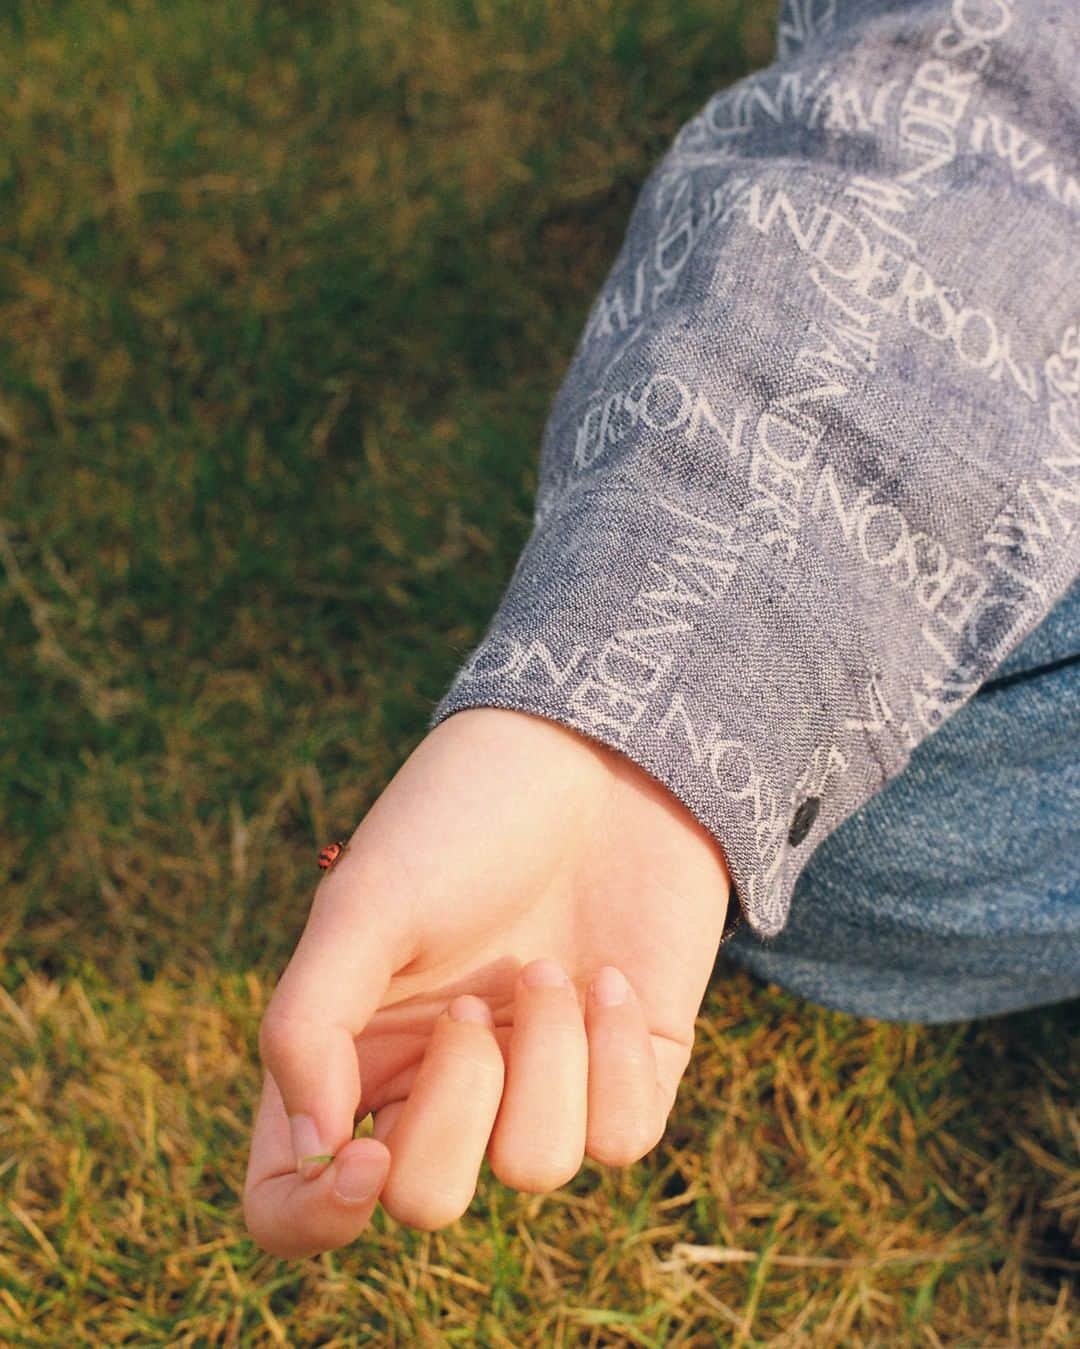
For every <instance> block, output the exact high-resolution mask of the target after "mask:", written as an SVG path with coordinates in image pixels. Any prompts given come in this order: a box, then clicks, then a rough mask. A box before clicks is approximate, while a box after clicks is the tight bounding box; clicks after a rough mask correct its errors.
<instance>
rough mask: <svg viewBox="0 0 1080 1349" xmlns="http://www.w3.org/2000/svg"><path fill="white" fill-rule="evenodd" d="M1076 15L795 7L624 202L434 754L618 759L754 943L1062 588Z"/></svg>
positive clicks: (1078, 470) (1077, 310) (984, 8)
mask: <svg viewBox="0 0 1080 1349" xmlns="http://www.w3.org/2000/svg"><path fill="white" fill-rule="evenodd" d="M1078 69H1080V9H1078V7H1077V6H1076V4H1075V0H917V2H915V0H787V2H786V4H785V5H784V7H783V10H782V13H781V15H780V21H779V27H778V42H777V58H776V60H775V61H774V62H773V64H772V65H770V66H769V67H767V68H766V69H764V70H762V71H759V72H757V73H755V74H753V75H750V76H748V77H747V78H745V79H742V80H740V81H739V82H738V83H736V84H734V85H732V86H730V87H728V88H726V89H724V90H722V91H720V92H718V93H717V94H716V95H715V96H714V97H712V98H711V99H710V100H709V101H708V102H707V103H706V104H705V106H704V107H703V108H702V109H701V111H700V112H699V113H698V114H697V115H696V116H695V117H693V118H692V119H691V120H690V121H689V122H688V123H687V124H686V125H685V126H683V127H682V129H681V130H680V131H679V133H678V135H677V136H676V138H675V140H674V142H673V143H672V145H671V146H670V148H669V149H668V151H667V152H666V154H665V155H664V157H663V158H662V159H661V160H660V162H659V163H658V164H657V165H656V167H655V168H654V170H653V172H652V173H651V175H650V176H649V178H648V179H647V180H646V182H645V185H644V187H643V188H642V190H641V193H640V195H639V197H638V199H637V201H636V202H635V205H634V208H633V211H632V213H631V216H630V219H629V223H628V226H627V232H626V235H625V238H624V241H623V244H622V247H621V250H620V252H619V254H618V257H617V258H616V260H615V262H614V264H613V266H612V268H611V270H610V272H609V274H608V276H607V278H606V281H605V283H604V285H603V287H602V290H601V292H600V294H599V295H598V296H597V298H596V300H595V302H594V303H593V305H592V308H591V310H590V312H589V316H588V319H587V322H586V325H585V328H584V331H583V332H582V334H581V337H580V339H579V342H578V345H577V348H576V350H575V351H574V353H573V356H572V358H571V361H570V365H569V368H568V370H567V373H566V376H565V379H564V382H563V384H562V385H561V387H560V389H559V391H558V393H557V395H556V396H555V399H554V401H553V404H552V406H551V409H550V413H549V416H548V421H547V424H546V427H545V430H544V435H543V441H542V445H541V449H540V461H539V481H538V489H537V494H536V505H535V512H534V516H533V523H532V532H531V534H530V536H529V538H528V540H527V542H526V544H525V547H524V550H523V552H522V553H521V556H520V557H519V559H518V561H517V565H516V567H515V568H514V571H513V574H512V576H511V578H510V581H509V584H508V586H507V589H506V591H505V593H504V595H503V598H502V600H501V602H500V604H499V607H498V609H497V611H496V613H495V615H494V616H493V618H492V620H491V622H490V624H489V625H488V628H487V630H486V632H485V634H484V636H483V639H482V640H481V641H480V643H479V644H478V645H477V646H476V647H475V648H474V649H473V650H472V651H471V652H470V653H469V655H468V657H467V659H466V660H465V663H464V665H463V666H462V668H461V669H460V670H459V671H458V673H457V675H456V677H455V679H454V680H453V683H452V684H451V685H450V688H449V689H448V691H447V692H446V693H445V695H444V696H443V698H442V700H441V701H440V702H439V703H438V704H437V706H436V707H435V710H434V713H433V714H432V716H431V719H430V725H429V729H433V728H434V727H435V726H437V725H438V724H439V723H440V722H441V721H443V720H445V718H447V717H448V716H450V715H452V714H453V713H454V712H457V711H460V710H462V709H465V708H470V707H480V706H488V707H504V708H516V709H519V710H521V711H525V712H530V713H533V714H536V715H538V716H542V717H547V718H550V719H552V720H554V721H556V722H559V723H562V724H563V725H566V726H569V727H572V728H574V729H575V730H577V731H579V732H581V733H583V734H584V735H586V736H588V737H591V738H593V739H595V740H597V741H599V742H601V743H603V744H605V745H608V746H610V747H612V748H615V749H618V750H620V751H622V752H623V753H624V754H626V755H627V756H628V757H629V758H630V759H632V760H633V761H634V762H636V763H637V764H638V765H640V766H641V767H642V768H643V769H644V770H646V771H647V772H648V773H650V774H651V775H652V776H653V777H654V778H656V779H657V780H659V781H660V782H661V783H663V784H664V785H665V786H666V787H667V788H668V789H669V790H670V791H671V792H672V793H674V795H675V796H676V797H678V798H679V799H680V800H681V801H682V802H683V803H684V804H685V805H686V806H687V807H688V808H689V810H690V811H691V812H692V813H693V815H694V816H695V817H696V818H697V819H698V820H699V821H701V823H702V824H704V825H705V826H706V827H707V829H708V830H709V831H710V832H711V833H712V835H713V836H714V837H715V838H716V840H717V842H718V843H719V844H720V846H721V848H722V849H723V852H724V856H725V857H726V859H727V862H728V867H729V870H730V872H731V876H732V882H733V886H734V892H735V898H736V900H737V902H738V903H739V904H741V907H742V910H743V911H744V913H745V916H746V918H747V920H748V922H749V924H750V926H751V928H752V929H753V930H754V931H755V932H756V933H757V934H758V935H759V936H760V937H763V938H767V937H770V936H773V935H775V934H776V933H778V932H780V931H781V930H782V928H783V927H784V924H785V922H786V919H787V915H788V912H789V908H790V903H791V894H792V890H793V888H794V885H795V883H796V881H797V879H798V877H799V874H800V872H801V870H802V868H803V867H804V866H805V864H806V862H807V860H808V858H809V857H810V855H811V854H812V852H813V851H814V849H815V848H816V847H817V846H818V844H820V842H821V841H822V840H823V839H824V838H826V837H827V836H828V835H829V833H831V832H832V831H833V830H834V829H836V828H837V827H838V826H839V825H840V824H841V823H842V822H843V821H844V820H845V819H846V818H847V817H848V816H850V815H851V814H852V813H853V812H854V811H856V810H857V809H858V808H859V807H860V806H862V805H863V804H864V803H865V802H866V801H867V800H868V799H869V798H870V797H871V796H873V795H874V794H875V793H876V792H877V791H879V790H880V789H881V788H882V787H883V786H885V784H886V783H887V782H888V781H889V780H890V779H892V778H893V777H895V776H896V775H897V774H899V773H900V772H901V771H902V770H903V769H904V767H905V765H906V764H907V762H908V760H909V759H910V756H911V753H912V750H913V749H914V748H915V747H916V746H917V745H918V744H919V743H920V741H922V740H923V739H924V738H925V737H927V736H928V735H931V734H932V733H933V732H934V731H935V730H936V729H937V728H938V727H939V726H940V725H941V724H942V723H943V722H944V721H945V720H946V719H947V718H948V717H950V716H951V715H952V714H953V713H954V712H955V711H956V710H957V709H958V708H960V707H961V706H962V705H963V704H964V703H965V702H966V701H967V700H968V698H969V697H970V696H971V695H972V694H973V693H974V691H975V690H976V689H977V688H978V687H979V685H980V684H981V683H983V682H984V681H985V680H986V679H987V677H988V676H989V675H990V674H991V672H992V671H993V670H994V669H995V667H996V666H997V665H998V664H1000V662H1002V661H1003V660H1004V658H1005V657H1006V656H1007V655H1008V653H1009V652H1010V651H1011V650H1013V649H1014V648H1015V647H1016V646H1017V645H1018V644H1019V643H1020V642H1021V641H1022V640H1023V638H1024V637H1025V636H1026V635H1027V634H1028V633H1029V632H1030V631H1031V630H1032V629H1033V628H1034V627H1035V626H1037V625H1038V623H1039V622H1040V621H1041V619H1042V618H1043V617H1044V616H1045V615H1046V614H1047V612H1048V611H1049V610H1050V609H1051V608H1052V607H1053V606H1054V604H1055V603H1056V601H1057V600H1058V599H1059V598H1060V597H1061V596H1062V595H1063V594H1064V592H1065V591H1066V589H1067V588H1068V586H1069V584H1070V583H1071V581H1072V580H1073V579H1074V578H1075V577H1076V576H1077V575H1078V574H1080V528H1078V520H1080V271H1078V262H1077V259H1078V251H1077V244H1078V233H1080V182H1078V178H1077V174H1078V172H1080V168H1078V165H1077V149H1078V146H1080V108H1078V104H1077V101H1076V97H1075V93H1074V91H1075V87H1076V73H1077V70H1078Z"/></svg>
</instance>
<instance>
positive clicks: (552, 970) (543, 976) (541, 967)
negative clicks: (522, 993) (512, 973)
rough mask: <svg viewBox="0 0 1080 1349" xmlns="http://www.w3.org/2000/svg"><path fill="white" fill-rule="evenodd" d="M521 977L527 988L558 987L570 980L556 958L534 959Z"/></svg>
mask: <svg viewBox="0 0 1080 1349" xmlns="http://www.w3.org/2000/svg"><path fill="white" fill-rule="evenodd" d="M521 977H522V979H523V980H524V982H525V984H526V985H527V986H528V987H529V988H559V987H561V986H562V985H563V984H568V983H569V982H570V980H569V978H568V977H567V974H566V971H565V970H564V969H563V967H562V966H561V965H560V964H559V963H558V961H557V960H547V959H544V960H534V961H533V963H532V964H531V965H529V966H528V967H527V968H526V970H525V973H524V974H523V975H522V976H521Z"/></svg>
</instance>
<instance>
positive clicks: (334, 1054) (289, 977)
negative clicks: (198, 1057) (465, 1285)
mask: <svg viewBox="0 0 1080 1349" xmlns="http://www.w3.org/2000/svg"><path fill="white" fill-rule="evenodd" d="M400 898H401V901H402V902H401V903H399V904H395V894H394V892H393V887H392V886H391V885H388V884H387V883H386V881H385V880H384V879H381V880H377V879H375V877H374V875H373V869H372V868H371V867H369V866H364V865H361V864H360V862H359V859H353V860H351V861H350V859H349V857H348V856H347V855H346V856H343V857H342V858H341V860H340V861H339V862H338V864H337V866H335V867H334V869H333V870H332V871H331V872H330V873H329V874H328V875H327V876H326V877H324V879H323V880H322V882H321V883H320V885H319V887H318V890H317V891H316V894H315V899H314V901H313V902H312V906H311V912H310V914H309V915H308V921H307V924H306V926H305V928H304V932H303V935H302V936H301V938H300V941H299V943H298V945H297V947H296V950H295V952H294V953H293V957H292V959H291V960H290V961H289V964H288V965H287V966H286V968H285V971H284V973H283V974H282V976H281V978H280V979H279V981H278V984H277V987H276V988H275V989H274V994H273V997H272V998H271V999H270V1003H269V1005H268V1006H267V1009H266V1012H265V1014H264V1015H263V1019H262V1024H261V1026H260V1028H259V1053H260V1055H261V1057H262V1061H263V1063H264V1064H265V1066H266V1068H267V1071H268V1072H269V1073H270V1075H271V1076H272V1077H273V1079H274V1082H275V1083H276V1085H277V1088H278V1090H279V1091H280V1093H281V1099H282V1101H283V1103H284V1106H285V1113H286V1114H287V1115H288V1118H289V1128H290V1133H291V1135H292V1144H293V1151H294V1153H295V1155H296V1163H297V1169H298V1170H300V1172H301V1174H302V1175H304V1176H305V1177H309V1178H310V1177H314V1176H317V1175H319V1174H320V1173H321V1171H322V1170H323V1168H324V1167H325V1166H326V1164H327V1162H328V1160H329V1158H330V1157H331V1156H333V1155H334V1154H336V1153H337V1152H338V1151H339V1150H340V1149H341V1148H342V1147H343V1146H344V1145H345V1144H346V1143H347V1142H348V1141H349V1140H350V1139H351V1138H352V1136H353V1129H354V1127H355V1118H356V1112H357V1108H358V1107H359V1105H360V1102H361V1097H362V1083H361V1081H360V1069H359V1066H358V1064H357V1058H356V1047H355V1044H354V1037H355V1036H357V1035H359V1034H360V1032H361V1031H362V1030H363V1029H364V1027H365V1026H366V1025H367V1023H368V1022H369V1021H370V1020H371V1018H372V1017H373V1016H374V1015H375V1013H376V1012H377V1011H378V1009H379V1006H380V1004H381V1003H382V1001H383V999H384V998H385V996H386V990H387V987H388V985H389V983H390V980H391V979H392V978H393V976H394V974H395V973H396V972H397V970H398V969H400V968H401V967H402V966H403V965H404V964H405V963H407V961H408V959H410V958H411V952H410V951H409V950H408V940H407V927H408V926H409V922H408V916H407V908H408V906H407V904H406V903H405V902H404V901H405V895H404V894H402V895H401V896H400ZM308 1158H317V1159H322V1160H316V1161H305V1159H308Z"/></svg>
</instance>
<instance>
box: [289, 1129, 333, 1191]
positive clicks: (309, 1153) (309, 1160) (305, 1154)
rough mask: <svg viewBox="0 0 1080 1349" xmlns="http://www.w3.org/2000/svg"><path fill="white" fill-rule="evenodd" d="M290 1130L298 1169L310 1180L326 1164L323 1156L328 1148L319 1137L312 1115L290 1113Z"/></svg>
mask: <svg viewBox="0 0 1080 1349" xmlns="http://www.w3.org/2000/svg"><path fill="white" fill-rule="evenodd" d="M289 1132H290V1133H291V1134H292V1145H293V1156H294V1157H295V1158H296V1169H297V1171H299V1172H300V1174H301V1175H302V1176H303V1177H304V1178H305V1180H308V1179H310V1178H311V1176H312V1175H313V1174H314V1173H315V1172H317V1171H318V1170H319V1168H320V1167H321V1166H322V1165H324V1163H323V1162H322V1158H323V1157H324V1156H325V1155H326V1154H327V1151H328V1149H327V1147H326V1144H325V1143H324V1142H323V1141H322V1139H321V1138H320V1137H319V1131H318V1129H317V1128H316V1127H315V1121H314V1120H313V1119H312V1118H311V1116H310V1115H290V1116H289Z"/></svg>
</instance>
